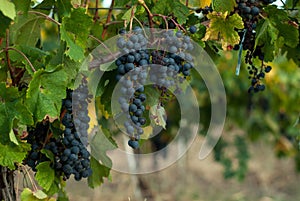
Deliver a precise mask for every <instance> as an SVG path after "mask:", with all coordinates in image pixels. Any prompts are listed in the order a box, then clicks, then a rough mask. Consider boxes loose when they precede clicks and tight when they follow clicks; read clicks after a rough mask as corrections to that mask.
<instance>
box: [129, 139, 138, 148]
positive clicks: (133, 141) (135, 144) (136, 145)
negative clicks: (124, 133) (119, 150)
mask: <svg viewBox="0 0 300 201" xmlns="http://www.w3.org/2000/svg"><path fill="white" fill-rule="evenodd" d="M128 145H129V146H130V147H131V148H133V149H137V148H139V142H138V141H135V140H128Z"/></svg>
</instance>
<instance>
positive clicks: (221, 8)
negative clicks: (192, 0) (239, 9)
mask: <svg viewBox="0 0 300 201" xmlns="http://www.w3.org/2000/svg"><path fill="white" fill-rule="evenodd" d="M235 6H236V2H235V0H226V1H224V0H213V1H212V8H213V10H214V11H217V12H223V13H224V12H226V11H227V12H229V13H230V12H232V11H233V10H234V7H235Z"/></svg>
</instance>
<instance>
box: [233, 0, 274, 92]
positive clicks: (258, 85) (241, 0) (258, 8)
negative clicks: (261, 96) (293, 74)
mask: <svg viewBox="0 0 300 201" xmlns="http://www.w3.org/2000/svg"><path fill="white" fill-rule="evenodd" d="M274 2H275V0H263V1H261V0H236V3H237V7H236V9H235V12H237V13H238V14H239V15H240V16H241V17H242V18H243V22H244V27H245V29H244V31H240V32H239V35H240V38H241V41H242V44H240V45H242V46H243V49H244V50H246V51H247V53H246V58H245V63H246V64H247V65H248V67H247V69H248V72H249V79H250V80H251V86H250V87H249V89H248V92H249V93H252V92H259V91H264V90H265V85H264V84H263V83H262V79H264V78H265V73H269V72H270V71H271V69H272V68H271V66H268V65H265V63H264V54H263V52H262V50H261V48H262V47H259V46H257V47H256V48H255V47H254V46H255V35H256V32H255V29H256V26H257V23H258V20H259V19H260V18H261V16H260V15H261V12H262V9H263V7H264V6H265V5H267V4H271V3H274ZM235 49H236V50H237V49H239V46H238V45H237V46H236V47H235ZM241 50H242V49H240V51H241ZM256 57H257V58H258V59H259V60H261V65H260V66H259V67H258V66H255V65H254V62H253V59H254V58H256Z"/></svg>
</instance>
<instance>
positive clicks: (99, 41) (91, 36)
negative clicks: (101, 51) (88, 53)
mask: <svg viewBox="0 0 300 201" xmlns="http://www.w3.org/2000/svg"><path fill="white" fill-rule="evenodd" d="M89 37H90V38H92V39H94V40H95V41H97V42H98V43H100V44H101V45H102V46H103V47H104V48H105V49H106V50H107V51H108V52H109V53H110V54H111V55H112V56H114V54H113V53H112V52H111V50H110V49H109V48H108V47H107V46H106V45H105V44H104V43H103V42H102V41H101V40H99V39H98V38H96V37H95V36H93V35H89ZM115 59H117V58H115Z"/></svg>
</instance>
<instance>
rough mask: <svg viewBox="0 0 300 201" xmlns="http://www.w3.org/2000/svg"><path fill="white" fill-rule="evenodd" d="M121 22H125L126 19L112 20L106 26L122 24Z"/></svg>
mask: <svg viewBox="0 0 300 201" xmlns="http://www.w3.org/2000/svg"><path fill="white" fill-rule="evenodd" d="M121 23H124V21H111V22H109V23H107V24H105V25H104V26H106V27H108V26H110V25H113V24H121Z"/></svg>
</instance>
